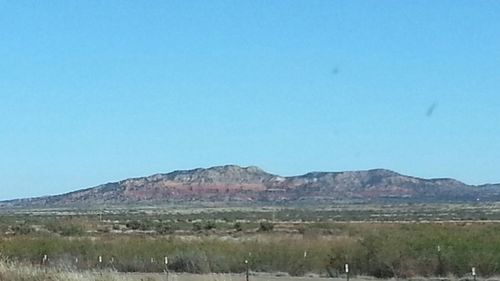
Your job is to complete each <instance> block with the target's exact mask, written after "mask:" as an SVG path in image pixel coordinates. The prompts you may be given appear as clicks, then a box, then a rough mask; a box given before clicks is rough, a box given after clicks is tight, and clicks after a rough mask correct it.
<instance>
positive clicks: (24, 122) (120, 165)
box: [0, 0, 500, 199]
mask: <svg viewBox="0 0 500 281" xmlns="http://www.w3.org/2000/svg"><path fill="white" fill-rule="evenodd" d="M0 91H1V92H0V134H1V138H0V178H1V187H0V199H9V198H17V197H28V196H38V195H47V194H57V193H62V192H67V191H71V190H75V189H80V188H83V187H90V186H94V185H98V184H101V183H105V182H109V181H115V180H120V179H124V178H128V177H134V176H143V175H149V174H153V173H158V172H168V171H171V170H175V169H189V168H195V167H208V166H212V165H221V164H229V163H232V164H239V165H257V166H260V167H262V168H263V169H265V170H267V171H270V172H273V173H278V174H282V175H294V174H300V173H305V172H308V171H312V170H328V171H339V170H357V169H370V168H379V167H381V168H388V169H393V170H396V171H398V172H401V173H405V174H410V175H414V176H419V177H454V178H457V179H459V180H462V181H465V182H467V183H474V184H476V183H485V182H500V174H499V169H500V1H496V0H492V1H484V0H479V1H473V0H470V1H460V0H453V1H444V0H442V1H400V0H394V1H379V0H377V1H375V0H374V1H352V0H348V1H333V0H332V1H315V0H313V1H305V0H304V1H256V0H251V1H229V0H228V1H204V0H203V1H184V0H181V1H3V0H0Z"/></svg>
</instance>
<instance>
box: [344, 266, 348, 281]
mask: <svg viewBox="0 0 500 281" xmlns="http://www.w3.org/2000/svg"><path fill="white" fill-rule="evenodd" d="M345 274H346V277H347V281H349V264H348V263H346V264H345Z"/></svg>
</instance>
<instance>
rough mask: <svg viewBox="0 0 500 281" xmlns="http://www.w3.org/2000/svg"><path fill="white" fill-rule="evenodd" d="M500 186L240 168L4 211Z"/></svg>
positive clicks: (454, 195)
mask: <svg viewBox="0 0 500 281" xmlns="http://www.w3.org/2000/svg"><path fill="white" fill-rule="evenodd" d="M499 190H500V186H499V185H484V186H471V185H466V184H464V183H462V182H459V181H457V180H453V179H430V180H428V179H420V178H415V177H410V176H405V175H401V174H398V173H396V172H393V171H390V170H384V169H376V170H368V171H349V172H311V173H308V174H305V175H300V176H292V177H282V176H279V175H274V174H271V173H267V172H265V171H263V170H262V169H260V168H258V167H253V166H252V167H240V166H236V165H226V166H217V167H211V168H207V169H202V168H198V169H193V170H183V171H174V172H171V173H166V174H156V175H152V176H148V177H141V178H132V179H126V180H123V181H120V182H115V183H107V184H104V185H100V186H97V187H94V188H88V189H84V190H79V191H75V192H71V193H67V194H62V195H57V196H47V197H42V198H32V199H21V200H11V201H6V202H3V203H1V205H3V206H37V205H45V206H61V205H63V206H68V205H87V206H88V205H92V204H102V203H106V204H123V203H141V202H144V203H153V202H184V201H186V202H192V201H197V200H199V201H214V202H223V201H235V202H238V201H248V202H270V201H273V202H276V201H282V202H295V201H307V200H309V201H312V202H314V201H318V200H320V201H328V200H351V199H356V200H377V199H384V198H404V199H408V200H415V201H424V200H456V199H460V200H476V199H477V198H489V199H493V198H500V195H499V194H500V193H499Z"/></svg>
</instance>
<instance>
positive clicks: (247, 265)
mask: <svg viewBox="0 0 500 281" xmlns="http://www.w3.org/2000/svg"><path fill="white" fill-rule="evenodd" d="M245 265H246V267H247V271H246V281H249V279H250V265H249V264H248V260H245Z"/></svg>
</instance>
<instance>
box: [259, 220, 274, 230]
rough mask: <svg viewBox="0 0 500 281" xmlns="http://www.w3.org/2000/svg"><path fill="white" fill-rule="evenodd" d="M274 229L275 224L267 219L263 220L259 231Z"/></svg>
mask: <svg viewBox="0 0 500 281" xmlns="http://www.w3.org/2000/svg"><path fill="white" fill-rule="evenodd" d="M273 229H274V224H272V223H270V222H267V221H263V222H261V223H260V225H259V231H261V232H271V231H273Z"/></svg>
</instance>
